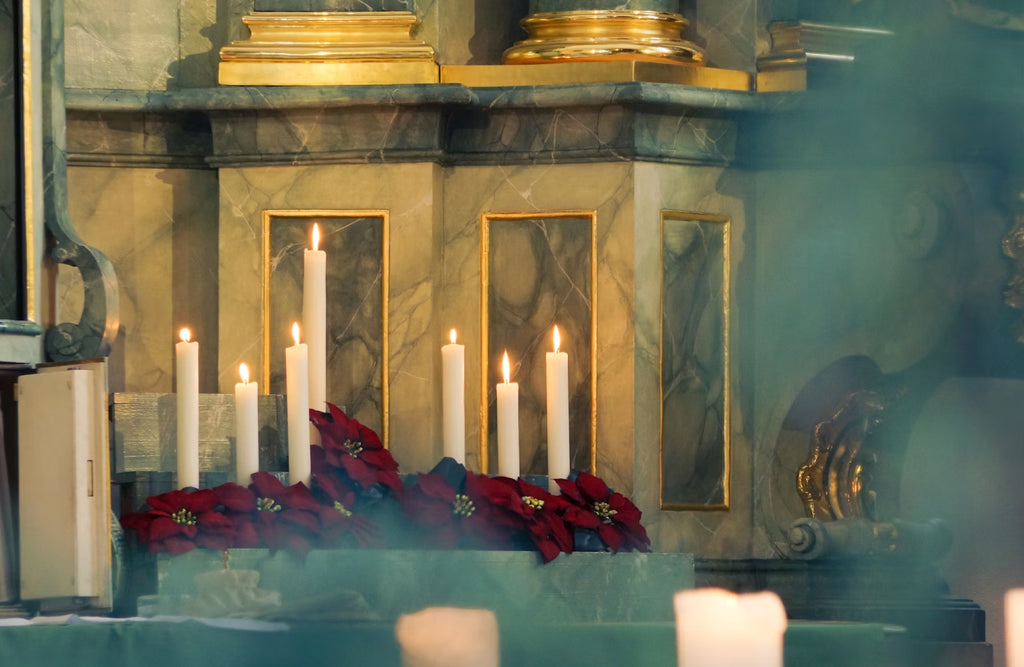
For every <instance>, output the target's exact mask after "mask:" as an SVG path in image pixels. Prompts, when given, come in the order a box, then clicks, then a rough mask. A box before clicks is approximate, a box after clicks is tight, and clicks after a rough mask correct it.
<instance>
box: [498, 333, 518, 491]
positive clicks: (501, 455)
mask: <svg viewBox="0 0 1024 667" xmlns="http://www.w3.org/2000/svg"><path fill="white" fill-rule="evenodd" d="M501 371H502V374H503V376H504V379H505V381H504V382H499V383H498V386H497V400H498V474H499V475H501V476H502V477H511V478H512V479H518V477H519V383H518V382H509V374H510V369H509V363H508V352H507V351H506V352H505V356H504V357H502V360H501Z"/></svg>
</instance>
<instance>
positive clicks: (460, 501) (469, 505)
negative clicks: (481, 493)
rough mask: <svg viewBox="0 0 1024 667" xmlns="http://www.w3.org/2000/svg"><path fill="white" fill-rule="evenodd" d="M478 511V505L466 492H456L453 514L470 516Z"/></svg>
mask: <svg viewBox="0 0 1024 667" xmlns="http://www.w3.org/2000/svg"><path fill="white" fill-rule="evenodd" d="M475 511H476V505H474V504H473V501H472V500H470V499H469V496H467V495H464V494H461V493H459V494H456V496H455V501H454V502H452V514H454V515H455V516H470V515H471V514H473V512H475Z"/></svg>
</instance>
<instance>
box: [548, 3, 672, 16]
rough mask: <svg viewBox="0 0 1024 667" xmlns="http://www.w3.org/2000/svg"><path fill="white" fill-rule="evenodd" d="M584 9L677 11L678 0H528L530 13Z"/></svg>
mask: <svg viewBox="0 0 1024 667" xmlns="http://www.w3.org/2000/svg"><path fill="white" fill-rule="evenodd" d="M584 9H645V10H649V11H655V12H678V11H679V0H530V13H531V14H536V13H538V12H569V11H574V10H584Z"/></svg>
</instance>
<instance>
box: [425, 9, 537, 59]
mask: <svg viewBox="0 0 1024 667" xmlns="http://www.w3.org/2000/svg"><path fill="white" fill-rule="evenodd" d="M416 4H417V5H418V7H417V13H418V14H419V16H420V20H421V21H422V26H421V27H420V31H419V33H418V37H419V38H420V39H422V40H425V41H426V42H428V43H430V44H433V45H434V48H435V49H436V50H437V53H438V62H439V63H442V64H444V65H499V64H501V54H502V53H503V52H504V51H505V49H507V48H509V47H510V46H512V45H513V44H514V43H515V42H517V41H519V40H521V39H525V37H526V32H525V31H524V30H523V29H522V28H520V27H519V22H520V21H521V20H522V19H523V18H524V17H525V16H526V14H527V3H526V0H505V1H504V2H490V3H481V2H472V1H471V0H428V1H427V2H417V3H416Z"/></svg>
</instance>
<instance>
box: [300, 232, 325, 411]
mask: <svg viewBox="0 0 1024 667" xmlns="http://www.w3.org/2000/svg"><path fill="white" fill-rule="evenodd" d="M319 247H320V225H317V224H314V225H313V248H312V250H306V251H305V252H304V253H303V258H302V259H303V273H302V331H303V333H304V334H305V338H306V345H307V346H308V348H309V406H310V407H311V408H313V409H315V410H319V411H320V412H324V411H326V410H327V253H325V252H324V251H323V250H320V249H319Z"/></svg>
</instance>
